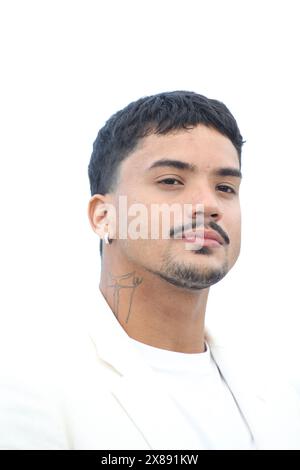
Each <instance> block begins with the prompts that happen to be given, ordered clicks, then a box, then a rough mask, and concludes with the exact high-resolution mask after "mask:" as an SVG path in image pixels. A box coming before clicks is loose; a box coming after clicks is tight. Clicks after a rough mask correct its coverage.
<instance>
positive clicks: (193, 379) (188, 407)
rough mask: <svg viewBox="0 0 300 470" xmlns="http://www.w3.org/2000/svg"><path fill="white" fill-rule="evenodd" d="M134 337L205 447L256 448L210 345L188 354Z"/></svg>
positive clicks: (136, 344) (141, 351) (134, 342)
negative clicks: (158, 346)
mask: <svg viewBox="0 0 300 470" xmlns="http://www.w3.org/2000/svg"><path fill="white" fill-rule="evenodd" d="M130 340H131V341H132V342H133V344H134V345H135V346H136V347H137V349H138V350H139V351H140V353H141V354H142V355H143V357H144V359H145V360H146V362H147V363H148V365H150V367H152V369H153V370H154V371H155V372H156V373H157V374H158V375H159V376H160V378H161V380H162V381H163V382H164V386H166V387H167V388H168V391H169V394H170V396H171V397H172V398H173V400H174V401H175V403H176V405H177V407H178V408H179V409H180V410H181V412H182V413H183V415H184V416H185V419H186V420H187V421H188V423H189V425H190V426H191V427H193V428H194V429H195V430H196V432H197V433H198V434H199V437H201V442H204V443H205V448H207V449H215V450H217V449H220V450H221V449H234V450H238V449H255V445H254V442H253V438H252V435H251V431H250V429H249V427H248V424H247V423H246V421H245V418H244V417H243V415H242V414H241V412H240V410H239V407H238V405H237V403H236V401H235V399H234V398H233V395H232V393H231V391H230V389H229V388H228V385H227V384H226V382H225V381H224V379H223V378H222V376H221V375H220V372H219V370H218V368H217V366H216V363H215V361H214V359H213V357H212V355H211V352H210V349H209V346H208V345H207V344H206V351H205V352H203V353H192V354H190V353H188V354H187V353H180V352H174V351H169V350H166V349H160V348H155V347H153V346H149V345H148V344H144V343H141V342H139V341H136V340H134V339H133V338H130Z"/></svg>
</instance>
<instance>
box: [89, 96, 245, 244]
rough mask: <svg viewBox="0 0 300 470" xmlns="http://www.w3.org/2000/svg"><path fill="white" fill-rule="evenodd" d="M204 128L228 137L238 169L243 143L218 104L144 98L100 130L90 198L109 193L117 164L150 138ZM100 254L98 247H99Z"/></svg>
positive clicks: (226, 111) (229, 116) (205, 100)
mask: <svg viewBox="0 0 300 470" xmlns="http://www.w3.org/2000/svg"><path fill="white" fill-rule="evenodd" d="M198 124H204V125H205V126H207V127H211V128H214V129H216V130H217V131H219V132H220V133H221V134H223V135H225V136H226V137H228V138H229V139H230V140H231V142H232V144H233V145H234V147H235V148H236V150H237V153H238V158H239V164H240V167H241V150H242V145H243V143H244V141H243V138H242V136H241V133H240V131H239V128H238V125H237V122H236V120H235V118H234V117H233V115H232V114H231V112H230V111H229V109H228V108H227V107H226V106H225V104H224V103H222V102H221V101H218V100H215V99H211V98H207V97H205V96H203V95H199V94H198V93H195V92H192V91H182V90H180V91H170V92H164V93H159V94H156V95H151V96H146V97H143V98H140V99H138V100H137V101H134V102H132V103H130V104H129V105H127V106H126V107H125V108H123V109H121V110H120V111H118V112H116V113H115V114H113V115H112V116H111V117H110V118H109V119H108V121H107V122H106V123H105V125H104V126H103V127H102V128H101V129H100V131H99V133H98V135H97V138H96V140H95V142H94V146H93V152H92V155H91V159H90V163H89V166H88V175H89V181H90V189H91V195H92V196H93V195H94V194H107V193H109V192H112V191H113V190H114V188H115V186H116V184H117V180H118V169H119V166H120V163H121V162H122V161H123V160H124V159H125V158H126V157H127V156H128V155H129V154H130V153H131V152H132V151H133V150H134V149H135V148H136V147H137V144H138V143H139V140H140V139H141V138H143V137H146V136H147V135H150V134H168V133H169V132H173V131H176V130H181V129H191V128H193V127H194V126H196V125H198ZM100 251H101V252H102V250H101V245H100Z"/></svg>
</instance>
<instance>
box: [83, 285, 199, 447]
mask: <svg viewBox="0 0 300 470" xmlns="http://www.w3.org/2000/svg"><path fill="white" fill-rule="evenodd" d="M99 294H100V295H98V297H96V306H95V310H94V312H92V315H90V316H89V332H90V337H91V339H92V341H93V343H94V345H95V347H96V350H97V353H98V356H99V358H100V359H101V360H102V361H104V362H106V363H107V364H109V366H110V367H111V368H113V369H114V370H115V372H116V380H114V381H112V382H111V383H110V384H109V386H110V389H111V392H112V393H113V395H114V396H115V398H116V400H117V401H118V402H119V403H120V405H121V406H122V407H123V408H124V409H125V410H126V412H127V413H128V415H129V416H130V419H131V420H132V421H133V422H134V423H135V425H136V427H137V428H138V429H139V431H140V432H141V434H142V435H143V437H144V439H145V441H146V443H147V445H148V447H149V448H150V449H178V450H179V449H203V448H204V447H203V446H202V445H201V442H200V439H199V436H198V434H197V433H196V432H195V431H193V430H192V429H191V428H190V426H188V423H187V422H186V420H185V419H184V416H183V415H182V413H181V412H180V410H179V408H178V407H177V406H176V404H175V402H174V401H173V399H172V398H171V397H170V396H169V395H168V392H167V391H166V390H165V389H164V387H163V386H162V383H161V382H160V380H159V377H157V375H156V374H155V373H154V371H153V370H152V369H151V368H150V367H149V366H148V365H147V364H146V362H145V361H144V359H143V357H142V356H141V355H140V353H139V351H138V350H136V348H135V347H134V345H133V344H131V342H130V339H129V337H128V335H127V333H126V332H125V330H124V329H123V328H122V326H121V325H120V323H119V322H118V320H117V319H116V317H115V316H114V314H113V312H112V310H111V309H110V307H109V305H108V303H107V302H106V300H105V298H104V296H103V295H102V293H101V292H100V291H99Z"/></svg>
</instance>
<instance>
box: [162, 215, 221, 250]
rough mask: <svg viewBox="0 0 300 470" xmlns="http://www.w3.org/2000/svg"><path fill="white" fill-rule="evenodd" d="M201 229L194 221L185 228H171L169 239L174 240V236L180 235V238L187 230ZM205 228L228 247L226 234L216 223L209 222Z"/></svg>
mask: <svg viewBox="0 0 300 470" xmlns="http://www.w3.org/2000/svg"><path fill="white" fill-rule="evenodd" d="M200 227H202V225H199V224H198V225H197V224H196V221H193V222H191V223H190V224H189V225H186V226H185V227H183V226H181V227H178V228H171V230H170V238H174V237H175V236H176V235H178V234H181V236H182V235H183V234H184V232H187V231H188V230H195V229H198V228H200ZM205 228H211V229H213V230H215V232H217V233H218V234H219V235H220V236H221V237H222V238H223V240H224V242H225V243H226V245H229V243H230V239H229V236H228V235H227V233H226V232H225V231H224V230H223V229H222V228H221V227H220V226H219V225H218V224H217V223H216V222H213V221H212V222H209V224H208V227H205Z"/></svg>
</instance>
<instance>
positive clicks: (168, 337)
mask: <svg viewBox="0 0 300 470" xmlns="http://www.w3.org/2000/svg"><path fill="white" fill-rule="evenodd" d="M99 287H100V290H101V292H102V294H103V295H104V297H105V298H106V301H107V302H108V304H109V306H110V307H111V309H112V311H113V312H114V314H115V316H116V318H117V319H118V321H119V323H120V324H121V326H122V327H123V328H124V330H125V331H126V333H127V334H128V335H129V336H130V337H132V338H134V339H136V340H137V341H141V342H142V343H146V344H149V345H151V346H154V347H157V348H161V349H168V350H171V351H177V352H184V353H199V352H203V351H205V345H204V318H205V310H206V303H207V298H208V292H209V289H208V288H207V289H202V290H197V291H192V290H189V289H184V288H180V287H176V286H174V285H172V284H170V283H169V282H167V281H165V280H163V279H161V278H160V277H159V276H157V275H155V274H153V273H151V272H149V271H147V270H145V269H144V268H141V267H140V266H137V265H135V264H134V263H132V262H130V261H129V260H127V259H122V257H121V256H119V255H118V256H116V255H114V254H113V253H110V254H109V256H108V255H104V257H103V258H102V264H101V280H100V285H99Z"/></svg>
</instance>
